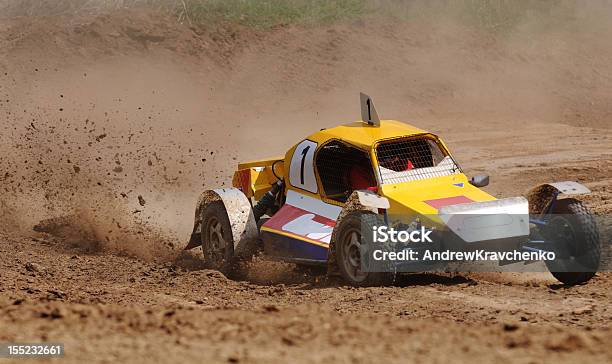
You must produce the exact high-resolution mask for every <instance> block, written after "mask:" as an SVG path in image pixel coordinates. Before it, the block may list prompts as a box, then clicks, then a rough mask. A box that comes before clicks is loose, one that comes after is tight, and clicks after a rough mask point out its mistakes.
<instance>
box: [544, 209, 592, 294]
mask: <svg viewBox="0 0 612 364" xmlns="http://www.w3.org/2000/svg"><path fill="white" fill-rule="evenodd" d="M545 235H546V238H547V240H551V241H553V242H554V246H555V248H554V250H555V254H556V258H555V259H554V260H550V261H549V260H547V261H545V262H546V266H547V267H548V269H549V271H550V273H551V274H552V275H553V276H554V277H555V278H556V279H557V280H559V281H560V282H562V283H564V284H567V285H574V284H580V283H584V282H587V281H588V280H590V279H591V278H592V277H593V276H594V275H595V272H597V269H598V268H599V263H600V260H601V248H600V242H599V231H598V229H597V224H596V223H595V219H594V218H593V216H592V215H591V214H590V213H589V211H588V210H587V208H586V207H585V206H584V205H583V204H582V203H581V202H580V201H578V200H576V199H572V198H568V199H563V200H559V201H557V205H556V206H555V208H554V212H553V215H552V217H551V219H550V221H549V223H548V226H547V227H546V231H545Z"/></svg>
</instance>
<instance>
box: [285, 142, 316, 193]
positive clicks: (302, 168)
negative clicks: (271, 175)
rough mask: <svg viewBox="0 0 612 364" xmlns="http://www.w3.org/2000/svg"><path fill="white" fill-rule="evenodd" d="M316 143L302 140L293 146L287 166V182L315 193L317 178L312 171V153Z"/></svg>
mask: <svg viewBox="0 0 612 364" xmlns="http://www.w3.org/2000/svg"><path fill="white" fill-rule="evenodd" d="M316 149H317V143H315V142H313V141H310V140H304V141H302V142H300V144H298V145H297V146H296V147H295V150H294V151H293V156H292V157H291V165H290V166H289V182H290V183H291V185H292V186H294V187H297V188H301V189H303V190H306V191H308V192H312V193H317V191H318V188H317V179H316V177H315V172H314V154H315V151H316Z"/></svg>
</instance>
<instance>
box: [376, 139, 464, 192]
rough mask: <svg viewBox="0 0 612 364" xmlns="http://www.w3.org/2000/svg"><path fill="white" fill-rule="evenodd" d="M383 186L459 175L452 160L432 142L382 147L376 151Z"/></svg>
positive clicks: (410, 141)
mask: <svg viewBox="0 0 612 364" xmlns="http://www.w3.org/2000/svg"><path fill="white" fill-rule="evenodd" d="M376 157H377V159H378V168H379V172H380V177H381V182H382V183H383V184H393V183H401V182H408V181H417V180H422V179H427V178H432V177H441V176H448V175H451V174H454V173H458V172H459V167H457V165H456V164H455V162H454V161H453V159H452V158H451V157H450V156H447V155H445V154H444V153H443V152H442V150H441V149H440V147H439V146H438V144H437V143H436V142H435V141H434V140H432V139H429V138H419V139H403V140H394V141H389V142H384V143H381V144H380V145H379V146H378V147H377V148H376Z"/></svg>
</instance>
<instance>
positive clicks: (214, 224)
mask: <svg viewBox="0 0 612 364" xmlns="http://www.w3.org/2000/svg"><path fill="white" fill-rule="evenodd" d="M207 228H208V229H207V230H208V231H207V232H208V234H207V237H208V239H207V240H208V246H207V250H208V252H207V254H208V256H209V257H210V258H211V260H212V261H213V262H220V261H222V260H223V259H224V254H223V252H224V251H225V247H226V246H227V243H226V241H225V239H224V238H223V225H222V224H221V221H219V219H217V218H216V217H211V218H210V220H209V221H208V225H207Z"/></svg>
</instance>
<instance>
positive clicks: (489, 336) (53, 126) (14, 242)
mask: <svg viewBox="0 0 612 364" xmlns="http://www.w3.org/2000/svg"><path fill="white" fill-rule="evenodd" d="M427 27H428V28H426V30H427V31H423V29H424V28H423V25H422V24H414V25H412V24H401V25H393V24H391V25H390V24H373V23H369V22H355V23H351V24H344V25H337V26H333V27H320V28H316V29H303V28H294V27H281V28H279V29H275V30H271V31H266V32H255V31H251V30H246V29H241V28H235V27H229V26H228V27H222V28H217V29H208V28H206V27H188V26H186V25H178V24H175V22H174V20H173V19H171V18H168V17H165V16H161V15H158V14H153V13H147V12H139V13H135V12H134V13H130V12H128V13H117V14H110V15H104V16H97V17H84V18H70V19H42V20H41V19H38V20H31V19H20V20H15V21H5V22H2V23H0V122H1V123H2V128H3V129H2V130H3V131H2V133H1V134H0V142H1V144H0V145H1V151H2V154H0V163H1V164H0V165H1V167H2V170H1V173H0V183H1V185H0V187H1V188H2V196H0V206H1V207H2V211H1V212H2V213H1V214H0V217H1V218H2V229H0V230H1V231H2V232H1V233H0V254H1V256H2V259H1V260H0V281H1V282H2V284H1V285H0V328H1V330H0V341H18V342H36V341H51V342H64V343H65V344H66V353H67V354H66V357H65V358H64V359H63V360H62V361H68V362H83V361H88V362H115V361H121V362H140V361H142V360H148V361H151V362H169V361H185V362H195V361H200V362H201V361H205V362H230V363H238V362H240V363H250V362H288V361H291V362H298V363H306V362H323V361H330V360H331V361H333V362H350V363H359V362H372V361H385V362H415V363H422V362H432V363H440V362H450V361H453V362H458V363H462V362H474V361H475V360H478V361H482V362H493V361H499V362H519V363H539V362H557V363H582V362H584V363H587V362H588V363H592V362H610V361H612V350H611V349H610V346H609V345H608V343H609V342H610V341H611V339H612V332H611V331H610V328H609V322H610V319H611V316H612V296H611V295H610V288H611V287H612V283H611V282H612V280H611V279H612V275H611V274H610V273H600V274H598V275H597V276H596V277H595V278H594V279H593V280H592V281H591V282H589V283H588V284H586V285H582V286H577V287H564V286H561V285H559V284H557V282H555V280H554V279H553V278H552V277H551V276H550V275H549V274H547V273H525V274H500V273H479V274H463V275H433V274H414V275H408V276H405V277H401V278H400V279H399V280H398V282H396V284H395V285H393V286H390V287H375V288H359V289H355V288H350V287H346V286H344V285H343V284H342V283H341V282H338V281H336V280H334V279H332V278H326V277H325V276H319V275H313V274H307V273H304V272H300V271H298V270H296V269H295V267H293V266H291V265H285V264H280V263H271V262H265V261H256V262H253V263H252V264H250V266H248V267H245V269H244V271H243V272H241V274H240V275H239V276H238V277H233V278H232V279H229V278H226V277H224V276H223V275H221V274H220V273H218V272H215V271H211V270H207V269H206V268H205V267H204V266H203V265H202V263H201V260H200V255H201V253H200V252H198V251H193V252H189V253H184V252H182V251H181V248H182V247H183V245H184V244H185V242H186V240H187V237H188V235H189V233H190V232H191V226H192V220H191V219H192V210H193V207H194V203H195V200H196V198H197V195H198V193H199V192H200V191H201V190H203V189H205V188H208V187H213V186H219V185H223V184H225V185H227V184H228V183H229V182H230V175H231V172H232V170H233V168H234V167H235V165H236V163H237V161H239V160H245V159H251V158H256V157H264V156H267V155H280V154H283V153H284V152H285V150H286V149H287V147H289V146H290V145H291V144H292V143H294V142H296V141H298V140H299V138H303V137H304V136H305V135H307V134H308V133H310V132H312V131H315V130H318V128H321V127H325V126H330V125H335V124H337V123H339V122H344V121H350V120H354V119H357V118H358V113H359V110H358V108H357V103H356V100H357V93H358V92H359V91H367V92H368V93H370V94H371V95H372V96H373V97H374V98H375V100H376V103H377V108H378V110H379V113H380V114H381V115H382V116H383V117H387V118H398V119H401V120H405V121H408V122H411V123H414V124H416V125H418V126H420V127H422V128H426V129H429V130H432V131H434V132H436V133H439V134H440V135H441V136H442V137H443V138H444V139H445V140H446V141H447V143H448V144H449V146H450V148H451V149H452V150H453V151H454V153H455V155H456V157H457V159H458V160H459V161H460V163H461V165H462V167H463V168H464V170H465V171H466V173H468V174H473V173H477V172H486V173H489V174H490V175H491V176H492V184H491V185H490V186H489V187H487V190H488V191H489V192H491V193H493V194H494V195H496V196H499V197H507V196H514V195H520V194H523V193H525V192H526V191H527V190H528V189H529V188H530V187H531V186H534V185H535V184H537V183H541V182H548V181H552V180H576V181H579V182H582V183H584V184H586V185H587V186H588V187H589V188H591V189H592V191H593V193H592V194H591V195H589V196H585V197H584V201H585V203H586V204H587V205H588V206H589V208H590V209H591V210H592V211H594V212H597V213H602V214H605V213H610V212H611V211H612V184H611V182H612V162H611V160H612V159H611V157H612V128H611V127H612V124H611V122H610V119H609V117H610V113H611V112H612V109H610V104H609V102H608V101H609V100H610V96H612V95H611V91H610V90H612V88H611V87H610V86H612V85H611V84H610V80H611V79H612V72H611V71H612V69H611V66H610V65H611V64H612V62H611V61H612V56H611V55H612V52H610V50H609V49H606V48H605V47H604V46H603V44H604V42H605V39H602V38H606V37H593V36H592V34H574V33H571V34H569V33H554V32H553V33H546V34H540V35H538V36H537V37H534V36H532V37H530V38H529V42H523V41H522V40H524V39H523V38H521V37H523V36H524V35H521V34H519V35H516V36H515V37H504V38H503V39H498V38H495V37H491V36H483V35H482V34H475V33H473V32H471V31H468V30H465V29H461V28H457V27H456V26H453V25H452V24H447V25H440V24H436V25H431V24H429V25H427ZM65 215H69V216H71V217H70V218H68V219H66V220H65V223H64V224H63V225H62V226H59V227H57V228H56V229H54V230H53V234H46V233H36V232H34V231H33V230H32V227H33V226H34V225H36V224H37V223H39V221H41V220H43V219H46V218H53V217H57V216H65ZM20 361H21V360H20Z"/></svg>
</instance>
